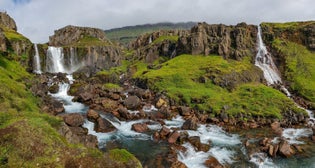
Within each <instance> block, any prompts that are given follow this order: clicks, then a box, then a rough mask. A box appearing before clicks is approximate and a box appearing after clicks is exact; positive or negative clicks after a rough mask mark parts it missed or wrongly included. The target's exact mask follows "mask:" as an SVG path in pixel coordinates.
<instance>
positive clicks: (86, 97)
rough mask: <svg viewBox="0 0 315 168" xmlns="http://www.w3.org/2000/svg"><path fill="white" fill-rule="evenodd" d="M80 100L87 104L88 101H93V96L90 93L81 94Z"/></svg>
mask: <svg viewBox="0 0 315 168" xmlns="http://www.w3.org/2000/svg"><path fill="white" fill-rule="evenodd" d="M79 98H80V99H81V100H83V102H87V101H89V100H91V99H93V94H92V93H88V92H85V93H81V94H80V95H79Z"/></svg>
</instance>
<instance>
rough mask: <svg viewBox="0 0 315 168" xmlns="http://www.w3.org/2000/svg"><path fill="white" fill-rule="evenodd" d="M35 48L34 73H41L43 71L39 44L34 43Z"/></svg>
mask: <svg viewBox="0 0 315 168" xmlns="http://www.w3.org/2000/svg"><path fill="white" fill-rule="evenodd" d="M34 48H35V55H34V60H33V68H34V73H36V74H41V73H42V71H41V70H40V69H41V68H40V58H39V53H38V48H37V44H34Z"/></svg>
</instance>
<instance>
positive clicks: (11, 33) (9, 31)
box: [1, 27, 29, 41]
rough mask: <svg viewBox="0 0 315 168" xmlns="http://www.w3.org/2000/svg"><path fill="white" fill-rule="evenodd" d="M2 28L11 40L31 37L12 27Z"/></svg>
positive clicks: (25, 39)
mask: <svg viewBox="0 0 315 168" xmlns="http://www.w3.org/2000/svg"><path fill="white" fill-rule="evenodd" d="M1 29H2V30H3V31H4V35H5V37H6V38H7V39H8V40H9V41H29V39H27V38H26V37H24V36H23V35H21V34H20V33H18V32H16V31H14V30H12V29H8V28H4V27H2V28H1Z"/></svg>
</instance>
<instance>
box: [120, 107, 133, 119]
mask: <svg viewBox="0 0 315 168" xmlns="http://www.w3.org/2000/svg"><path fill="white" fill-rule="evenodd" d="M118 113H119V115H120V117H121V118H123V119H125V120H129V119H130V118H131V116H130V113H129V112H128V110H127V109H126V108H123V107H120V108H119V109H118Z"/></svg>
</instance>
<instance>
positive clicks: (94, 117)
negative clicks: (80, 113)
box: [87, 109, 100, 122]
mask: <svg viewBox="0 0 315 168" xmlns="http://www.w3.org/2000/svg"><path fill="white" fill-rule="evenodd" d="M99 117H100V115H99V114H98V112H96V111H94V110H92V109H90V110H88V112H87V118H88V119H89V120H92V121H94V122H95V121H96V120H97V119H98V118H99Z"/></svg>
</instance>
